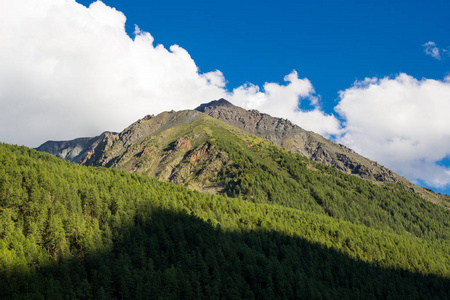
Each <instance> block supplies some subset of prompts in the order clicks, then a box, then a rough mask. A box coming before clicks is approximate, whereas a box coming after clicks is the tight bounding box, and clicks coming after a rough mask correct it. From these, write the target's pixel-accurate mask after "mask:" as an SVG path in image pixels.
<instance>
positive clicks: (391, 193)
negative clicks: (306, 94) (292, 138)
mask: <svg viewBox="0 0 450 300" xmlns="http://www.w3.org/2000/svg"><path fill="white" fill-rule="evenodd" d="M103 144H104V145H107V146H105V147H104V148H101V149H99V150H97V151H96V152H94V153H93V154H92V157H94V158H95V159H92V158H91V159H89V160H87V161H86V162H85V164H87V165H97V166H107V167H113V168H118V169H122V170H126V171H129V172H134V173H138V174H142V175H150V176H153V177H156V178H158V179H160V180H164V181H171V182H174V183H177V184H180V185H185V186H188V187H190V188H193V189H197V190H200V191H206V192H212V193H219V194H224V195H227V196H229V197H234V198H235V197H237V198H240V199H244V200H247V201H250V202H254V203H267V204H278V205H282V206H285V207H291V208H295V209H300V210H302V211H308V212H314V213H317V214H322V215H326V216H331V217H333V218H337V219H341V220H346V221H350V222H352V223H355V224H360V225H366V226H369V227H372V228H376V229H380V230H385V231H388V232H392V233H398V234H410V235H413V236H416V237H420V238H424V239H428V240H434V239H441V238H443V239H450V230H449V228H450V212H449V210H448V209H445V208H440V207H437V206H436V205H434V204H432V203H429V202H427V201H425V200H424V199H423V198H422V197H421V196H420V195H419V194H417V193H414V192H413V191H411V190H407V189H406V188H405V187H404V186H402V185H397V184H389V183H384V184H383V186H379V184H376V183H373V182H371V181H368V180H363V179H360V178H357V177H355V176H352V175H349V174H345V173H342V172H340V171H337V170H336V169H333V168H331V167H326V166H324V165H322V164H319V163H316V162H313V161H311V160H309V159H307V158H305V157H304V156H301V155H299V154H295V153H292V152H290V151H287V150H285V149H283V148H281V147H278V146H275V145H274V144H272V143H269V142H267V141H265V140H263V139H261V138H259V137H256V136H254V135H250V134H248V133H247V132H245V131H242V130H240V129H237V128H235V127H233V126H231V125H229V124H227V123H225V122H222V121H219V120H217V119H214V118H211V117H209V116H207V115H205V114H202V113H199V112H197V111H189V110H186V111H180V112H166V113H162V114H160V115H158V116H156V117H150V118H144V119H142V120H139V121H137V122H136V123H134V124H132V125H131V126H129V127H128V128H127V129H125V130H124V131H123V132H122V133H120V134H119V135H118V136H117V137H116V138H115V139H113V140H110V141H107V142H104V143H103Z"/></svg>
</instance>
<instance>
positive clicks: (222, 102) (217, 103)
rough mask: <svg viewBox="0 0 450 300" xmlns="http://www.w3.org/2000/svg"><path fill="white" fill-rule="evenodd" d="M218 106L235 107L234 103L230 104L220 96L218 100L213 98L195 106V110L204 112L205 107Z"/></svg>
mask: <svg viewBox="0 0 450 300" xmlns="http://www.w3.org/2000/svg"><path fill="white" fill-rule="evenodd" d="M219 106H228V107H235V105H233V104H231V103H230V102H229V101H228V100H225V99H224V98H220V99H219V100H213V101H211V102H208V103H203V104H201V105H200V106H199V107H197V108H196V109H195V110H197V111H200V112H205V110H206V108H213V107H219Z"/></svg>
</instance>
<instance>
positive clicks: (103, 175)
mask: <svg viewBox="0 0 450 300" xmlns="http://www.w3.org/2000/svg"><path fill="white" fill-rule="evenodd" d="M197 113H198V112H197ZM173 114H175V115H178V116H179V117H180V118H179V119H178V121H177V123H178V126H181V127H182V128H184V130H191V131H190V132H191V133H192V136H190V135H189V134H188V132H185V134H186V135H185V136H188V137H195V136H196V135H197V134H201V131H198V129H194V128H191V127H190V126H186V124H184V125H183V122H184V121H185V120H187V119H189V118H185V119H184V121H183V120H180V119H182V116H183V114H184V116H185V117H187V115H191V113H187V112H178V113H167V115H166V118H170V117H171V116H173ZM180 114H181V115H180ZM198 114H199V113H198ZM146 121H149V120H146ZM146 121H142V120H141V123H140V124H141V126H143V128H147V127H146V126H144V125H145V122H146ZM196 121H199V122H200V124H201V123H203V126H201V128H204V129H205V131H204V133H205V134H213V135H214V136H215V138H216V141H218V140H222V141H223V139H228V138H233V139H229V140H225V141H223V143H222V144H223V145H222V144H221V143H220V142H218V143H216V144H212V143H211V144H210V145H211V146H210V147H217V149H222V150H221V151H225V152H226V153H228V154H229V157H228V158H229V159H231V161H234V162H233V163H231V164H235V163H237V164H238V165H239V167H238V170H237V172H238V174H235V175H236V176H234V177H233V178H235V179H237V180H238V181H242V182H245V180H246V178H247V177H248V180H254V181H255V180H256V179H258V180H261V181H263V182H262V183H261V184H262V186H261V185H258V184H257V182H256V181H255V182H254V183H255V185H253V187H256V188H257V190H262V188H263V186H264V187H267V188H273V187H274V186H270V182H269V181H264V178H266V177H269V178H270V177H271V176H270V175H271V172H272V171H273V170H272V169H271V163H269V164H267V162H270V157H271V156H267V157H265V159H264V160H261V161H259V162H258V163H255V162H254V161H253V162H252V161H251V160H252V159H256V158H257V156H256V153H263V154H264V155H269V154H271V155H272V156H273V157H274V158H275V157H276V158H278V159H279V161H278V163H279V164H278V166H279V170H278V173H277V174H276V176H275V177H273V176H272V177H271V179H272V180H277V179H278V182H277V184H281V185H283V188H284V189H287V190H289V187H288V184H292V185H294V184H295V182H299V183H302V184H305V185H307V186H308V189H310V193H312V194H314V197H315V198H314V199H315V201H317V205H318V207H322V208H328V209H331V212H332V214H336V215H334V216H331V215H329V214H327V213H326V212H325V210H322V211H321V210H318V211H317V212H314V211H312V210H311V209H308V208H307V207H306V208H305V209H298V208H293V207H292V206H293V205H290V206H289V203H287V204H286V205H283V204H282V203H280V202H279V201H278V200H279V199H276V198H273V199H272V201H273V202H270V201H266V202H265V203H259V202H258V201H257V200H258V199H257V197H256V196H257V195H256V194H252V196H253V197H254V198H253V199H252V198H248V199H244V198H242V197H243V196H242V195H245V189H242V194H241V196H240V197H235V198H230V197H226V196H222V195H211V194H205V193H199V192H196V191H192V190H190V189H187V188H185V187H182V186H179V185H175V184H170V183H166V182H161V181H158V180H156V179H154V178H151V177H149V176H141V175H138V174H130V173H128V172H124V171H121V170H117V169H113V168H99V167H97V168H93V167H86V166H80V165H76V164H73V163H69V162H67V161H64V160H62V159H58V158H56V157H54V156H51V155H49V154H47V153H42V152H38V151H35V150H33V149H29V148H26V147H18V146H12V145H6V144H2V143H0V298H1V299H149V298H156V299H214V298H222V299H294V298H298V299H323V298H325V299H355V298H364V299H388V298H389V299H448V297H449V295H450V256H449V253H448V249H449V247H450V237H449V232H450V230H449V228H450V224H449V223H448V222H449V220H450V215H449V214H450V211H449V210H448V209H444V208H442V207H440V206H438V205H434V204H432V203H429V202H425V201H424V200H423V199H421V198H414V197H412V198H411V194H410V193H402V191H401V190H399V189H398V188H396V186H394V185H392V186H390V188H389V189H387V188H388V186H386V187H384V188H381V187H378V186H375V185H373V184H371V183H370V182H369V181H367V180H362V179H359V178H357V177H355V176H351V175H346V174H344V173H342V172H338V171H336V170H334V169H332V168H328V167H324V166H322V165H320V164H317V163H315V162H311V161H308V160H307V159H306V158H304V157H302V156H300V155H294V154H292V153H290V152H288V151H286V150H283V149H282V148H279V147H277V146H274V145H273V144H270V143H268V142H266V141H264V140H262V139H259V138H257V137H254V136H249V135H245V134H244V133H243V132H242V131H240V130H237V129H236V131H234V132H233V133H231V134H230V135H227V132H228V129H229V128H230V127H228V126H229V125H228V124H225V123H223V122H220V121H218V120H215V119H212V118H210V117H208V116H206V115H203V116H202V117H201V118H200V119H198V118H197V119H195V120H194V121H193V122H196ZM190 124H192V122H191V123H190ZM200 124H198V125H200ZM214 124H215V125H214ZM135 125H138V124H135ZM161 125H162V124H161ZM137 127H139V126H137ZM161 127H164V126H161ZM171 128H172V129H173V127H171ZM220 128H222V129H223V131H220V130H221V129H220ZM175 129H177V128H175ZM166 130H170V128H166ZM179 130H180V128H178V130H176V131H179ZM150 131H151V130H150ZM164 132H165V130H163V129H161V128H160V131H159V133H158V134H161V133H164ZM158 134H157V135H158ZM172 134H174V133H173V132H172ZM233 134H235V135H233ZM119 135H120V134H119ZM163 136H167V134H166V135H163ZM236 136H239V137H240V138H239V139H236ZM126 137H127V138H128V139H127V138H125V136H122V140H121V142H120V143H124V141H128V142H131V141H132V140H133V138H138V140H139V139H141V138H142V137H137V135H133V134H131V135H126ZM173 138H175V140H178V139H177V137H176V135H174V136H173ZM203 138H204V139H207V140H208V138H207V137H206V136H203ZM119 140H120V137H119V138H118V139H117V140H116V142H117V141H119ZM170 140H171V139H168V140H167V142H168V143H169V144H170V142H169V141H170ZM209 140H210V141H212V142H214V141H213V139H209ZM240 141H241V142H240ZM125 143H126V142H125ZM135 143H136V141H134V142H133V143H131V144H129V148H133V145H135ZM181 144H183V143H181ZM230 144H232V145H231V146H230V147H227V145H230ZM175 146H176V145H172V146H171V147H175ZM191 146H192V147H193V149H197V148H196V146H195V143H193V144H191ZM180 147H181V148H183V147H184V146H181V145H180ZM198 147H201V148H202V147H203V146H202V144H201V143H200V144H199V145H198ZM236 147H237V148H236ZM105 148H106V149H112V150H111V151H114V149H115V148H114V147H105ZM175 148H176V147H175ZM201 148H200V149H201ZM232 148H236V149H235V150H236V151H232ZM252 149H253V150H252ZM130 150H131V149H130ZM205 151H206V152H208V151H209V150H205ZM218 151H219V150H218ZM239 151H242V152H248V151H249V152H251V153H250V155H249V156H245V154H243V153H240V152H239ZM75 156H76V155H75ZM241 156H244V157H243V158H242V159H239V157H241ZM264 163H266V164H264ZM283 165H289V166H291V169H285V170H286V172H287V171H289V172H290V173H288V174H283V171H282V170H283V168H282V166H283ZM295 166H296V167H295ZM236 167H237V166H234V169H236ZM272 167H274V166H272ZM261 168H263V169H264V170H263V169H261ZM295 168H298V169H299V172H295ZM244 171H245V172H244ZM301 174H305V176H306V177H305V178H301ZM257 175H258V176H257ZM289 178H291V179H290V180H289ZM327 178H328V179H327ZM282 179H284V180H286V181H287V182H285V183H284V184H283V182H282V181H283V180H282ZM238 181H236V182H234V184H235V185H236V184H239V183H238ZM308 181H311V183H312V184H311V185H308ZM322 182H323V184H321V183H322ZM327 186H328V187H330V186H332V187H333V188H334V190H329V189H328V190H327V188H326V187H327ZM338 186H341V187H342V189H339V188H338ZM314 188H315V189H314ZM295 189H296V191H297V192H300V193H301V190H300V187H299V186H296V187H295ZM345 191H348V194H346V195H345V196H346V197H347V200H346V201H345V202H340V200H339V197H340V196H339V194H340V193H345ZM383 191H384V194H383V195H381V194H380V195H378V194H377V193H383ZM321 193H325V194H327V195H328V196H327V197H326V198H321V195H320V194H321ZM365 194H367V197H368V198H369V200H370V201H363V198H364V197H365ZM352 195H353V196H356V197H353V196H352ZM287 196H289V195H287ZM379 199H382V201H383V202H381V204H382V206H383V207H384V208H385V209H386V210H389V217H388V219H387V220H386V221H385V222H389V220H391V221H392V222H393V223H392V224H394V225H395V226H392V227H389V226H387V227H383V228H381V227H380V225H381V224H378V225H377V224H376V217H380V216H381V214H382V211H379V210H377V208H376V207H377V206H376V205H375V206H374V203H377V202H378V200H379ZM252 200H254V201H253V203H252V202H251V201H252ZM297 201H299V202H303V201H305V202H307V201H308V199H303V198H299V199H297ZM319 202H321V204H320V205H319ZM355 202H356V203H359V205H360V206H359V207H354V206H353V203H355ZM333 204H337V205H338V206H339V207H340V208H341V210H340V211H338V210H333ZM288 206H289V207H288ZM348 212H352V213H354V214H356V215H355V216H356V218H353V221H349V220H344V219H343V217H342V216H344V217H345V215H346V214H347V215H349V214H348ZM368 215H373V216H374V217H375V218H374V219H373V220H372V221H371V219H370V218H367V216H368ZM345 218H347V217H345ZM347 219H348V218H347ZM361 220H362V221H363V222H361ZM397 221H398V222H397Z"/></svg>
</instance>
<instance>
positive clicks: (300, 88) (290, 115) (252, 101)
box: [230, 71, 340, 136]
mask: <svg viewBox="0 0 450 300" xmlns="http://www.w3.org/2000/svg"><path fill="white" fill-rule="evenodd" d="M284 80H285V81H286V82H288V84H287V85H279V84H277V83H266V84H264V87H263V91H261V90H260V88H259V87H258V86H255V85H252V84H246V85H243V86H240V87H238V88H236V89H234V90H233V95H232V96H230V101H231V102H233V103H234V104H235V105H238V106H241V107H244V108H247V109H258V110H259V111H261V112H264V113H267V114H270V115H272V116H276V117H283V118H287V119H289V120H291V121H292V122H294V123H296V124H298V125H299V126H301V127H303V128H304V129H306V130H311V131H314V132H317V133H319V134H322V135H324V136H330V135H336V134H339V133H340V124H339V121H338V120H337V119H336V118H335V117H334V116H333V115H327V114H325V113H324V112H323V111H322V110H321V109H320V106H318V100H317V97H315V96H314V88H313V86H312V84H311V82H310V81H309V80H308V79H307V78H304V79H300V78H298V74H297V72H296V71H293V72H292V73H290V74H289V75H287V76H285V78H284ZM300 101H309V102H310V104H311V105H313V106H314V107H315V108H314V110H312V111H302V110H300V109H299V106H300Z"/></svg>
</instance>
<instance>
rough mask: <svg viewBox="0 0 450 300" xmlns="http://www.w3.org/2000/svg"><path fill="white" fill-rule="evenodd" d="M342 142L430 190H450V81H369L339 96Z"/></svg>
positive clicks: (404, 77) (406, 77) (398, 78)
mask: <svg viewBox="0 0 450 300" xmlns="http://www.w3.org/2000/svg"><path fill="white" fill-rule="evenodd" d="M336 111H337V112H338V113H339V114H340V115H341V116H342V118H343V119H344V120H345V124H344V127H345V129H344V134H343V135H342V136H341V137H340V138H339V142H341V143H343V144H346V145H348V146H350V147H352V148H353V149H354V150H356V151H357V152H359V153H361V154H363V155H365V156H367V157H370V158H372V159H375V160H378V161H379V162H381V163H382V164H384V165H386V166H388V167H389V168H391V169H393V170H396V171H397V172H399V173H400V174H402V175H404V176H405V177H407V178H409V179H410V180H415V181H418V180H420V181H424V182H425V183H427V184H428V185H430V186H434V187H444V186H446V185H449V184H450V168H448V167H446V166H443V165H441V164H439V161H441V160H443V159H445V158H448V157H449V156H450V118H449V115H448V113H449V111H450V77H447V78H445V79H444V80H432V79H422V80H417V79H415V78H413V77H411V76H409V75H407V74H399V75H398V76H396V77H395V78H382V79H378V78H367V79H365V80H363V81H359V82H356V83H355V84H354V86H353V87H351V88H349V89H346V90H344V91H341V92H340V102H339V104H338V105H337V106H336Z"/></svg>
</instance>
